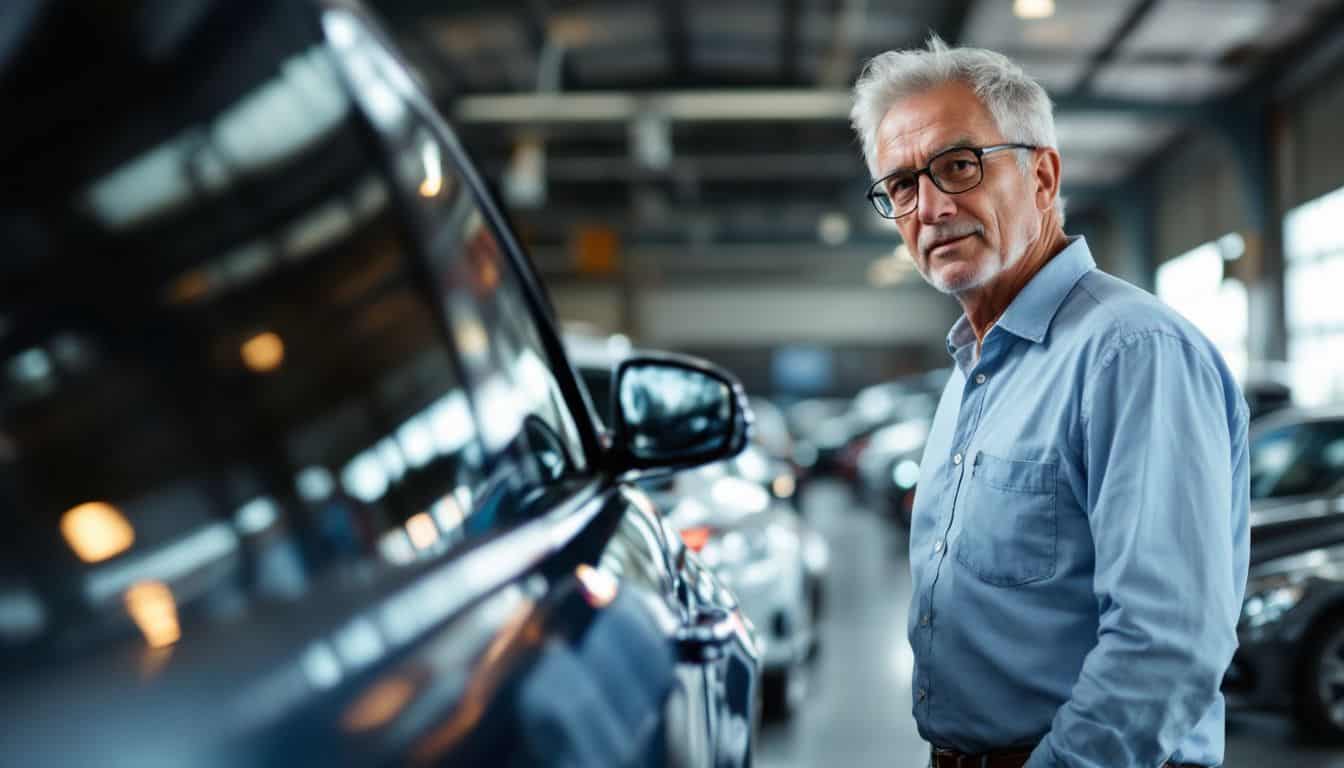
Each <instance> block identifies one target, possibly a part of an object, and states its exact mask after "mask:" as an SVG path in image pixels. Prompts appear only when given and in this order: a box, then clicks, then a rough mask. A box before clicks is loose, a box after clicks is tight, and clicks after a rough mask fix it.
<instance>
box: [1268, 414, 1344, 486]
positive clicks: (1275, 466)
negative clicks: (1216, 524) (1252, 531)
mask: <svg viewBox="0 0 1344 768" xmlns="http://www.w3.org/2000/svg"><path fill="white" fill-rule="evenodd" d="M1250 455H1251V456H1250V458H1251V498H1252V499H1272V498H1281V497H1288V496H1305V495H1312V494H1321V493H1328V492H1330V491H1332V490H1334V489H1335V488H1337V487H1339V486H1340V485H1341V483H1344V420H1342V419H1333V420H1323V421H1308V422H1302V423H1298V424H1290V425H1286V426H1282V427H1277V428H1274V429H1271V430H1268V431H1266V432H1262V433H1260V434H1258V435H1257V436H1256V437H1255V438H1254V439H1253V440H1252V441H1251V450H1250Z"/></svg>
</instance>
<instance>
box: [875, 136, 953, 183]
mask: <svg viewBox="0 0 1344 768" xmlns="http://www.w3.org/2000/svg"><path fill="white" fill-rule="evenodd" d="M973 146H975V139H972V138H971V137H970V136H965V135H963V136H958V137H957V138H955V139H953V140H952V141H950V142H948V143H946V144H944V145H943V146H941V147H939V148H937V149H935V150H933V151H932V152H930V153H929V157H930V158H932V157H934V156H935V155H938V154H940V153H943V152H946V151H947V150H949V149H962V148H964V147H973ZM927 163H928V160H925V164H926V165H927ZM921 167H923V166H921ZM915 170H916V169H915V168H913V167H910V166H906V165H903V166H900V167H898V168H893V169H891V170H889V171H887V172H886V173H884V174H882V178H886V177H888V176H891V175H893V174H897V173H913V172H914V171H915Z"/></svg>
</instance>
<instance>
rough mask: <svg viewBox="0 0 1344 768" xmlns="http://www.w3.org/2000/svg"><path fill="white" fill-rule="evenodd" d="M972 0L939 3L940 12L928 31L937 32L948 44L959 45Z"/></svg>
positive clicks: (946, 0) (964, 31) (969, 14)
mask: <svg viewBox="0 0 1344 768" xmlns="http://www.w3.org/2000/svg"><path fill="white" fill-rule="evenodd" d="M972 2H974V0H945V2H943V3H942V4H941V6H942V12H941V13H939V14H938V19H937V21H935V22H934V26H933V29H931V30H929V31H931V32H936V33H938V36H939V37H941V38H943V40H944V41H946V42H947V44H948V45H959V44H960V43H961V42H962V40H961V38H962V36H963V35H964V34H966V22H967V21H968V20H969V19H970V18H971V3H972Z"/></svg>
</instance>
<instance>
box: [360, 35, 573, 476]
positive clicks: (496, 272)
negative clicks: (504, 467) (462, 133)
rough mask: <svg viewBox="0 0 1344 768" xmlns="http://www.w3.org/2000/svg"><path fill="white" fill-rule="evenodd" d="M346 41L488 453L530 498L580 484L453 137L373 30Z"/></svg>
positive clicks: (569, 425) (533, 322)
mask: <svg viewBox="0 0 1344 768" xmlns="http://www.w3.org/2000/svg"><path fill="white" fill-rule="evenodd" d="M344 37H345V39H347V40H348V41H350V42H349V44H348V45H347V46H346V48H345V54H344V56H345V60H346V62H347V67H346V69H347V72H348V73H349V76H350V80H351V83H352V86H353V88H354V91H355V96H356V98H357V99H362V100H364V101H366V102H367V103H368V104H369V105H370V107H373V108H376V109H381V110H382V111H383V112H384V113H386V114H387V116H388V117H387V125H385V126H384V127H385V130H384V131H383V133H382V138H383V140H384V141H386V142H388V143H389V144H390V145H391V146H390V148H391V150H392V153H391V154H392V156H393V157H394V158H396V161H395V167H394V173H395V175H396V178H397V181H398V183H399V185H400V186H401V190H400V191H401V193H402V194H403V195H404V196H405V197H406V198H407V199H408V200H409V201H410V202H409V205H408V206H407V210H408V211H409V212H410V213H411V218H412V226H413V228H415V229H416V230H417V231H418V232H419V234H420V236H421V239H422V242H423V243H424V248H425V251H426V255H427V261H428V265H429V272H430V275H429V277H430V280H431V282H432V283H433V284H434V285H435V286H437V288H438V290H439V291H441V292H442V299H443V301H444V305H443V315H444V318H445V319H446V321H447V323H448V325H449V328H450V332H451V334H452V336H453V337H454V340H455V346H456V348H457V350H458V352H459V355H460V358H461V362H462V366H463V369H464V373H465V375H466V379H467V383H468V386H470V387H471V389H472V392H473V399H474V400H475V401H476V402H477V405H478V409H479V411H480V415H481V426H482V432H481V438H482V441H483V442H484V446H485V449H486V451H487V452H488V453H490V454H492V455H495V454H498V455H501V456H502V455H508V456H509V457H510V459H509V460H510V461H512V462H513V463H515V464H516V465H517V467H518V468H520V469H521V470H523V475H522V478H523V481H524V482H527V483H530V484H532V485H534V486H543V485H547V484H551V483H556V482H558V481H561V480H565V479H568V478H570V477H573V476H579V475H582V474H583V473H584V472H585V471H586V469H587V458H586V456H585V455H584V449H583V444H582V440H581V438H580V434H579V430H578V427H577V425H576V423H575V419H574V417H573V414H572V413H571V411H570V406H569V404H568V403H567V401H566V400H565V398H564V395H563V393H562V390H561V388H560V385H559V383H558V382H557V380H556V378H555V374H554V372H553V371H552V369H551V361H550V359H549V356H548V354H547V352H546V348H545V346H544V344H543V343H542V338H541V334H542V332H541V329H540V327H539V322H541V321H540V320H539V319H538V317H537V316H536V314H535V313H534V312H533V310H532V306H531V303H530V302H529V301H528V296H527V290H528V288H527V286H526V285H525V284H524V281H523V277H522V275H521V274H520V273H519V271H518V269H517V268H516V266H515V265H514V264H513V263H512V261H511V259H510V258H509V257H508V255H507V254H506V253H505V251H504V246H503V244H502V241H501V237H500V234H499V233H498V232H497V231H496V230H495V228H494V224H493V223H492V222H491V220H490V218H489V217H488V216H487V215H486V213H485V210H484V208H483V206H482V203H481V201H480V200H479V199H478V198H477V196H476V193H475V190H474V189H473V188H472V187H471V186H470V185H469V184H467V183H466V181H465V179H464V177H463V176H462V174H461V173H460V171H459V170H458V168H457V165H456V158H457V157H459V156H460V152H458V151H456V137H455V136H454V135H453V133H452V131H451V129H450V128H449V127H448V126H447V125H445V124H444V123H443V122H442V121H441V120H440V119H439V118H438V117H437V116H436V115H435V114H434V113H433V111H432V109H430V108H429V106H428V102H427V100H425V99H424V98H422V95H421V94H420V93H419V91H418V89H417V87H416V86H415V84H414V82H413V81H412V79H411V78H410V77H409V75H408V74H407V72H406V70H405V68H404V67H403V66H402V64H401V63H400V62H398V61H397V60H396V59H395V58H394V57H393V56H392V55H391V54H390V53H389V51H388V50H387V49H386V48H385V47H384V46H383V45H381V43H380V42H379V41H378V40H377V39H376V38H375V37H374V34H373V33H372V32H371V31H370V30H368V29H367V28H360V27H356V28H352V29H350V30H346V32H345V33H344ZM375 105H376V106H375ZM393 105H396V106H393ZM557 362H558V361H557Z"/></svg>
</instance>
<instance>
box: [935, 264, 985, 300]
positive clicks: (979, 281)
mask: <svg viewBox="0 0 1344 768" xmlns="http://www.w3.org/2000/svg"><path fill="white" fill-rule="evenodd" d="M994 274H995V271H994V270H992V269H988V268H986V267H981V268H980V269H965V268H963V267H962V266H961V265H957V267H955V268H949V269H941V270H938V271H937V272H934V273H933V274H932V275H930V276H928V282H929V284H930V285H932V286H933V287H934V288H935V289H936V290H938V291H939V292H941V293H946V294H949V295H953V296H955V295H959V294H963V293H966V292H967V291H973V290H975V289H976V288H979V287H981V286H983V285H984V284H985V283H988V282H989V281H990V280H992V279H994Z"/></svg>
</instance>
